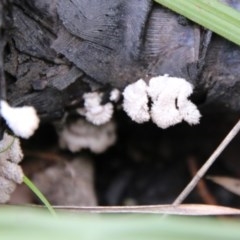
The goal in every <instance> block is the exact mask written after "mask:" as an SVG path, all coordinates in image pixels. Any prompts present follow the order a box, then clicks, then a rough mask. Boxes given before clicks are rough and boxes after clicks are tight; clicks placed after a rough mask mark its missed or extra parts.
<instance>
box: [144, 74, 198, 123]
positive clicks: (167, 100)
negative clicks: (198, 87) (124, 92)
mask: <svg viewBox="0 0 240 240" xmlns="http://www.w3.org/2000/svg"><path fill="white" fill-rule="evenodd" d="M192 92H193V87H192V85H191V84H190V83H189V82H187V81H186V80H185V79H183V78H174V77H169V76H168V75H164V76H159V77H154V78H152V79H150V81H149V87H148V94H149V96H150V97H151V99H152V102H153V104H152V108H151V117H152V120H153V122H154V123H156V124H157V125H158V126H159V127H161V128H167V127H169V126H172V125H175V124H177V123H179V122H181V121H182V120H185V121H186V122H188V123H189V124H197V123H199V119H200V117H201V114H200V113H199V111H198V109H197V107H196V106H195V105H194V104H193V103H192V102H191V101H190V100H188V97H189V96H190V95H191V94H192Z"/></svg>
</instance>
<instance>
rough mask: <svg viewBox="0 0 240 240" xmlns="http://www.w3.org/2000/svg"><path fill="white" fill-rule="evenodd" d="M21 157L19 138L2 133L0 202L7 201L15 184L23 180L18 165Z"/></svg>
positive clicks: (0, 142) (0, 144)
mask: <svg viewBox="0 0 240 240" xmlns="http://www.w3.org/2000/svg"><path fill="white" fill-rule="evenodd" d="M22 158H23V153H22V150H21V147H20V141H19V139H17V138H14V137H12V136H10V135H8V134H7V133H4V135H3V139H2V140H1V141H0V203H5V202H7V201H8V200H9V199H10V195H11V193H12V192H13V191H14V190H15V188H16V184H17V183H18V184H20V183H22V181H23V171H22V168H21V167H20V166H19V165H18V163H19V162H20V161H21V160H22Z"/></svg>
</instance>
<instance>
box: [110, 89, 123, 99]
mask: <svg viewBox="0 0 240 240" xmlns="http://www.w3.org/2000/svg"><path fill="white" fill-rule="evenodd" d="M120 97H121V92H120V91H119V90H118V89H116V88H114V89H113V90H112V91H111V92H110V97H109V100H110V101H112V102H118V101H119V99H120Z"/></svg>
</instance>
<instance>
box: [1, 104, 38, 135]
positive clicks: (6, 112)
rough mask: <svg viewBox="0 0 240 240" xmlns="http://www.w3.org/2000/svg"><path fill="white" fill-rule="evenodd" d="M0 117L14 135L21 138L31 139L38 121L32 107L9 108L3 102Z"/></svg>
mask: <svg viewBox="0 0 240 240" xmlns="http://www.w3.org/2000/svg"><path fill="white" fill-rule="evenodd" d="M0 115H1V116H2V117H3V118H4V119H5V121H6V123H7V125H8V127H9V128H10V129H11V130H12V131H13V132H14V134H15V135H16V136H19V137H22V138H29V137H31V136H32V135H33V133H34V132H35V130H36V129H37V128H38V125H39V121H40V120H39V118H38V116H37V113H36V110H35V109H34V108H33V107H30V106H23V107H10V106H9V104H8V103H7V102H6V101H4V100H1V106H0Z"/></svg>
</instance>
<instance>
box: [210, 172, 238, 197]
mask: <svg viewBox="0 0 240 240" xmlns="http://www.w3.org/2000/svg"><path fill="white" fill-rule="evenodd" d="M207 179H209V180H211V181H213V182H214V183H216V184H218V185H220V186H222V187H223V188H225V189H226V190H228V191H230V192H232V193H235V194H236V195H238V196H240V179H236V178H231V177H224V176H208V177H207Z"/></svg>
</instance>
